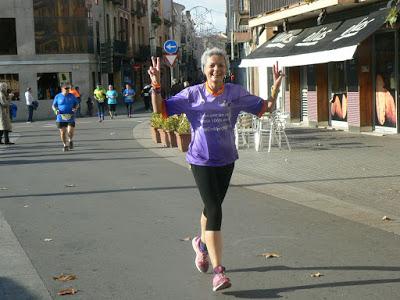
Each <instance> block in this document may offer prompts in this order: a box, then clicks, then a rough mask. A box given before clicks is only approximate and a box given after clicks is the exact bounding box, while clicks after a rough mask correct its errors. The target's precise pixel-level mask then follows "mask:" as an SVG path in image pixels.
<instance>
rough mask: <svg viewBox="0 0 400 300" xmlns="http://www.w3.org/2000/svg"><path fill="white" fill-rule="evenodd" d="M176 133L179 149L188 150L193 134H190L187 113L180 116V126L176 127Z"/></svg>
mask: <svg viewBox="0 0 400 300" xmlns="http://www.w3.org/2000/svg"><path fill="white" fill-rule="evenodd" d="M175 135H176V143H177V145H178V149H179V150H181V151H182V152H186V151H187V150H188V148H189V144H190V142H191V139H192V136H191V134H190V123H189V120H188V118H187V117H186V115H185V114H181V115H180V116H179V122H178V127H177V128H176V131H175Z"/></svg>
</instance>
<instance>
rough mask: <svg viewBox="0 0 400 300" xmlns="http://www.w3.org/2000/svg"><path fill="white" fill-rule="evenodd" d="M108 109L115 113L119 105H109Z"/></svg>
mask: <svg viewBox="0 0 400 300" xmlns="http://www.w3.org/2000/svg"><path fill="white" fill-rule="evenodd" d="M108 107H109V109H110V111H115V108H116V107H117V104H108Z"/></svg>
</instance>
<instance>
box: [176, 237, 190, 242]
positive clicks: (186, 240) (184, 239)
mask: <svg viewBox="0 0 400 300" xmlns="http://www.w3.org/2000/svg"><path fill="white" fill-rule="evenodd" d="M179 240H180V241H181V242H188V241H191V240H192V238H191V237H190V236H187V237H185V238H183V239H179Z"/></svg>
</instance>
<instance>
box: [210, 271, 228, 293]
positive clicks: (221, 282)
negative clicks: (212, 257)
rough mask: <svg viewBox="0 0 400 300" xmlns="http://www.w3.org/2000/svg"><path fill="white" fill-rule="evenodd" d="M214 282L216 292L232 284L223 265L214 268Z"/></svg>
mask: <svg viewBox="0 0 400 300" xmlns="http://www.w3.org/2000/svg"><path fill="white" fill-rule="evenodd" d="M212 284H213V291H214V292H216V291H219V290H223V289H227V288H230V287H231V286H232V283H231V280H230V279H229V278H228V277H227V276H226V275H225V268H224V267H223V266H218V267H216V268H215V269H214V277H213V282H212Z"/></svg>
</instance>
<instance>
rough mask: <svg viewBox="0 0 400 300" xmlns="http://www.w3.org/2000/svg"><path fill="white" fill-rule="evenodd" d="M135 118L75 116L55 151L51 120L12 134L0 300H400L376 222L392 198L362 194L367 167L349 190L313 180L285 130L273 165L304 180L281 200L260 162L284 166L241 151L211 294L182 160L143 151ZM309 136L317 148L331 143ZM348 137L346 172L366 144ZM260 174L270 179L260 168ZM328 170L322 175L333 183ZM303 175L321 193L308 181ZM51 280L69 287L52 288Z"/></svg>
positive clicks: (395, 253) (168, 152)
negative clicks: (218, 284) (288, 165)
mask: <svg viewBox="0 0 400 300" xmlns="http://www.w3.org/2000/svg"><path fill="white" fill-rule="evenodd" d="M148 119H149V114H148V113H141V114H136V115H135V117H134V118H132V119H128V118H126V117H125V116H118V117H117V119H115V120H108V119H107V120H106V121H105V122H104V123H98V122H97V120H96V118H81V119H78V121H77V128H76V138H75V149H74V150H73V151H70V152H66V153H63V152H62V143H61V141H60V139H59V136H58V130H57V129H56V127H55V124H54V122H53V121H40V122H34V123H32V124H25V123H16V124H14V132H13V135H12V140H13V141H15V142H16V144H15V145H13V146H9V147H5V146H4V145H1V146H2V147H0V158H1V160H0V170H1V173H0V174H1V175H0V213H1V214H0V236H1V239H0V270H1V271H0V299H2V300H3V299H4V300H5V299H7V300H9V299H10V300H11V299H12V300H23V299H60V298H62V297H60V296H57V292H58V291H59V290H62V289H63V288H68V287H73V288H75V289H77V290H78V292H77V293H76V294H75V295H72V296H69V297H67V298H68V299H96V300H98V299H117V300H119V299H121V300H122V299H135V300H136V299H138V300H141V299H154V300H156V299H157V300H159V299H171V300H172V299H174V300H180V299H194V300H197V299H278V298H285V299H296V300H302V299H304V300H306V299H307V300H310V299H363V300H367V299H368V300H369V299H371V300H376V299H385V300H386V299H387V300H391V299H393V300H394V299H399V298H400V275H399V274H400V273H399V271H400V252H399V247H400V238H399V232H400V231H399V230H398V228H399V223H398V220H397V219H396V216H395V215H391V217H392V218H393V221H387V222H386V223H384V222H383V221H382V220H381V217H383V215H382V214H383V213H384V212H387V214H388V215H390V214H389V213H393V214H398V210H396V209H398V204H397V203H396V202H395V201H394V200H395V199H398V196H397V198H391V199H389V198H387V202H381V203H380V204H379V203H377V201H376V195H374V194H370V195H368V192H367V191H368V186H370V187H373V186H374V182H377V181H379V180H384V179H385V177H384V176H383V175H382V174H380V173H379V172H380V171H379V170H376V171H374V172H375V174H376V175H377V177H379V178H373V177H372V176H370V177H365V178H367V179H366V180H364V181H363V182H362V184H361V183H360V185H359V186H358V187H355V184H354V180H352V179H351V178H350V175H347V174H346V173H345V171H343V174H339V175H340V178H341V179H340V182H338V180H334V179H332V180H330V179H329V180H328V179H326V178H325V179H324V178H323V176H322V175H320V173H322V172H321V170H322V169H324V168H325V167H326V166H324V165H320V164H319V163H317V161H318V159H320V156H319V155H320V153H322V152H321V151H319V152H316V151H313V149H309V148H307V147H303V148H301V147H297V150H296V143H297V145H299V144H300V139H299V135H296V136H295V133H296V130H297V131H298V132H300V131H303V130H305V129H303V128H292V129H291V130H292V131H291V132H290V134H289V138H291V140H292V141H293V144H292V147H293V151H292V152H291V153H290V155H289V154H288V155H289V156H287V157H286V158H285V159H286V161H287V160H288V161H289V162H291V161H292V160H293V164H295V163H296V162H295V161H296V159H298V158H300V157H304V159H303V160H302V161H303V162H304V163H305V164H306V165H308V166H309V169H308V170H307V169H303V170H302V172H303V173H304V177H303V178H299V176H298V175H296V179H297V180H295V179H294V178H292V179H290V180H289V179H285V180H284V181H280V183H283V184H285V185H281V186H280V188H281V189H282V191H281V192H279V191H278V190H277V185H276V184H277V183H278V184H279V180H278V179H277V178H279V177H280V176H284V175H283V174H284V172H285V171H284V170H280V169H279V165H278V164H277V165H274V162H271V160H272V158H273V160H274V161H275V163H276V162H278V161H283V160H282V156H279V157H278V155H282V153H285V152H281V153H278V154H274V153H272V154H271V157H268V156H267V154H266V152H262V153H257V152H255V151H254V150H253V149H246V150H241V152H240V156H241V158H242V159H241V160H239V161H238V163H237V166H236V171H235V176H234V178H233V181H232V186H231V187H230V189H229V191H228V194H227V197H226V199H225V202H224V206H223V209H224V210H223V212H224V218H223V234H224V264H225V265H226V267H227V274H229V276H230V278H231V280H232V284H233V286H232V288H230V289H227V290H223V291H221V292H217V293H214V292H212V290H211V279H212V276H211V272H210V271H211V269H210V270H209V273H208V274H201V273H199V272H198V271H197V269H196V268H195V266H194V252H193V250H192V246H191V242H190V241H189V237H190V238H191V237H193V236H194V235H197V234H198V231H199V224H198V223H199V217H200V212H201V209H202V203H201V200H200V196H199V193H198V191H197V189H196V187H195V183H194V180H193V178H192V175H191V172H190V170H189V169H188V167H187V166H185V164H184V162H183V161H184V154H182V153H180V152H178V151H177V150H176V149H162V148H161V147H160V146H159V145H156V144H153V143H152V142H151V140H150V134H149V130H148V124H147V122H148ZM132 130H133V132H132ZM309 131H310V132H311V133H312V132H313V131H312V130H311V129H309ZM315 134H319V135H320V136H319V138H321V136H322V135H323V141H324V142H321V143H324V144H321V147H322V146H326V147H328V142H327V141H328V138H329V137H330V134H333V133H331V132H328V131H326V130H325V131H320V132H316V131H315ZM335 134H342V133H340V132H339V133H335ZM343 134H345V135H348V134H347V133H343ZM349 137H354V135H351V136H350V135H349ZM355 139H362V143H361V144H356V145H363V147H359V148H358V149H356V150H355V151H354V152H351V153H353V154H351V153H350V152H348V153H347V154H348V155H347V157H348V159H349V161H348V162H347V163H348V164H350V160H351V158H352V155H354V157H357V155H359V156H361V157H363V156H364V157H368V155H369V154H368V153H369V152H367V151H370V149H375V148H371V147H372V146H373V145H374V143H377V141H379V140H376V139H379V137H366V136H361V135H358V136H355ZM381 142H382V143H384V141H379V143H381ZM398 142H399V139H398V138H397V139H395V138H394V139H391V140H388V143H392V144H394V145H396V144H397V143H398ZM312 143H313V144H314V145H315V144H317V143H320V140H317V139H314V140H312ZM303 146H304V144H303ZM396 147H397V146H396ZM274 150H275V152H276V151H277V150H276V149H274ZM327 150H328V149H327ZM336 150H337V152H336V154H337V155H338V156H340V155H341V154H343V153H345V152H346V151H349V150H348V149H345V148H341V149H336ZM328 152H329V151H326V153H328ZM357 152H358V154H357ZM161 153H163V155H160V154H161ZM286 153H287V152H286ZM274 155H275V156H274ZM284 155H286V154H284ZM328 156H329V154H327V157H328ZM368 158H369V159H371V157H368ZM313 159H315V160H313ZM321 159H322V158H321ZM328 159H329V158H325V160H321V161H326V163H327V164H329V163H330V161H329V160H328ZM354 160H355V158H353V161H354ZM299 161H300V160H299ZM299 163H300V162H299ZM268 164H269V166H270V167H273V168H275V167H276V170H275V171H273V173H274V176H276V178H272V179H271V177H268V176H267V173H266V171H265V172H264V171H263V170H262V166H264V167H265V166H266V168H267V169H268ZM387 164H388V165H390V163H389V162H387ZM336 167H338V168H339V167H340V166H331V169H330V171H329V172H328V174H327V175H329V176H339V175H338V174H337V173H336V171H335V168H336ZM351 169H352V172H354V176H356V174H358V175H357V176H363V175H362V174H359V171H358V170H357V169H356V168H351ZM394 169H395V168H394ZM394 169H393V170H394ZM310 170H312V171H310ZM317 170H319V172H320V173H318V172H317ZM386 170H387V171H388V172H390V169H389V167H388V168H387V169H386ZM397 170H398V169H397ZM367 171H368V170H367ZM257 172H258V173H261V172H264V173H263V174H264V177H263V176H261V175H258V173H257ZM291 172H292V171H291ZM294 172H295V170H294V169H293V172H292V173H291V174H292V175H293V176H295V173H294ZM314 175H315V177H318V178H320V179H321V181H320V184H322V186H321V185H318V187H317V185H313V184H315V182H312V181H311V180H309V178H308V177H309V176H314ZM288 176H289V175H288ZM387 177H388V178H387V180H389V181H385V182H382V185H383V186H391V187H393V186H392V183H393V182H398V173H397V175H396V174H391V175H390V176H387ZM302 179H303V181H302ZM353 179H354V178H353ZM357 179H358V180H359V179H360V177H357ZM271 180H272V181H274V180H275V185H274V184H272V185H271V186H268V182H270V181H271ZM324 180H326V181H325V182H324ZM341 183H343V185H342V188H339V187H338V185H339V184H341ZM324 184H326V187H324V186H323V185H324ZM353 184H354V186H353ZM385 184H386V185H385ZM328 185H329V186H330V187H329V188H330V190H329V193H327V194H329V197H330V198H329V199H328V195H327V194H324V190H326V189H328ZM363 185H365V188H363ZM285 186H286V187H287V188H285ZM335 187H336V188H338V190H340V191H341V192H335ZM257 188H258V189H257ZM269 188H270V192H269ZM393 188H398V187H393ZM361 190H364V191H365V194H360V193H361ZM296 191H302V192H304V194H303V195H298V196H299V198H301V197H304V198H307V199H308V200H309V202H308V203H306V202H304V203H301V201H297V202H298V203H296V200H293V197H291V196H290V195H289V194H290V193H292V194H296ZM355 194H358V195H360V196H359V197H360V199H358V198H357V197H353V196H352V195H355ZM346 195H347V196H346ZM346 197H347V198H351V199H352V200H348V199H347V198H346ZM380 199H381V200H382V201H385V199H386V198H385V197H383V198H380ZM364 200H365V202H362V205H363V206H362V205H361V204H360V202H361V201H364ZM324 201H326V202H324ZM328 201H330V202H329V203H328ZM335 201H336V202H335ZM352 201H353V202H352ZM323 203H326V205H324V204H323ZM344 203H346V205H348V206H345V205H344ZM342 204H343V205H342ZM381 211H382V214H381ZM375 215H376V216H379V219H377V220H373V218H374V217H371V216H375ZM390 222H391V223H390ZM388 224H389V225H388ZM3 237H4V238H3ZM265 253H275V254H277V256H279V257H274V258H268V259H267V258H265V257H264V256H263V255H262V254H265ZM60 274H74V275H76V276H77V278H76V279H75V280H73V281H68V282H59V281H56V280H54V279H53V276H57V275H60ZM318 274H320V276H318ZM313 275H314V276H313Z"/></svg>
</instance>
